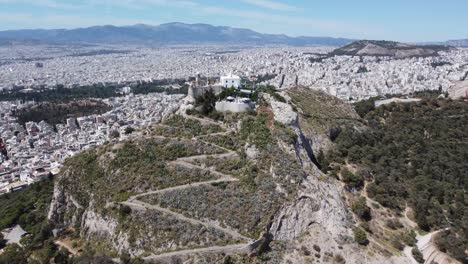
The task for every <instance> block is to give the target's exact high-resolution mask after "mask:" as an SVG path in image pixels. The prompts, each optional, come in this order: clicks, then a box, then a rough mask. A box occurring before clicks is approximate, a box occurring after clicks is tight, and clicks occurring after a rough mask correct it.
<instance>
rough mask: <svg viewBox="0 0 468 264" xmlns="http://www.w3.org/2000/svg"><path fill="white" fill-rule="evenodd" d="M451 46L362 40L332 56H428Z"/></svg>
mask: <svg viewBox="0 0 468 264" xmlns="http://www.w3.org/2000/svg"><path fill="white" fill-rule="evenodd" d="M449 49H450V47H448V46H442V45H412V44H405V43H399V42H393V41H377V40H361V41H356V42H353V43H351V44H348V45H346V46H344V47H341V48H338V49H336V50H334V51H333V52H331V53H330V54H329V55H330V56H343V55H346V56H378V57H394V58H399V59H401V58H409V57H428V56H438V52H440V51H448V50H449Z"/></svg>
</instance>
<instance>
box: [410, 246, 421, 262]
mask: <svg viewBox="0 0 468 264" xmlns="http://www.w3.org/2000/svg"><path fill="white" fill-rule="evenodd" d="M411 253H412V254H413V258H414V259H415V260H416V261H417V262H418V263H424V257H423V254H422V253H421V251H419V249H418V248H417V247H413V249H412V250H411Z"/></svg>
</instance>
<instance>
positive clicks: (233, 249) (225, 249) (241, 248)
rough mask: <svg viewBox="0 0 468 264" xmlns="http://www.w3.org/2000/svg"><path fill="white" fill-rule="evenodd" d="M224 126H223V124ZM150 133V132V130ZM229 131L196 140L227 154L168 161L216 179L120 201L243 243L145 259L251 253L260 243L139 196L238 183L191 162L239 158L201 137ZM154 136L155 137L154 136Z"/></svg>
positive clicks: (153, 255) (185, 250)
mask: <svg viewBox="0 0 468 264" xmlns="http://www.w3.org/2000/svg"><path fill="white" fill-rule="evenodd" d="M191 119H195V120H198V121H200V122H201V123H202V124H211V125H213V124H216V125H220V124H219V123H216V122H214V121H211V120H206V119H201V118H197V117H191ZM221 127H223V128H224V129H226V127H224V126H223V125H221ZM148 132H149V131H148ZM228 133H230V132H229V131H226V132H217V133H212V134H208V135H201V136H198V137H195V138H194V139H193V140H195V141H199V142H203V143H205V144H209V145H211V146H214V147H217V148H219V149H222V150H223V151H224V152H225V153H221V154H212V155H196V156H190V157H183V158H178V159H176V160H174V161H170V162H168V163H169V164H173V165H179V166H183V167H186V168H188V169H199V170H205V171H208V172H210V173H211V174H213V175H215V176H216V177H217V179H215V180H210V181H203V182H193V183H189V184H184V185H179V186H174V187H169V188H165V189H161V190H154V191H149V192H146V193H140V194H137V195H133V196H131V197H129V199H128V200H127V201H125V202H121V204H124V205H127V206H129V207H130V208H132V209H135V210H156V211H159V212H162V213H164V214H168V215H171V216H173V217H175V218H177V219H178V220H181V221H185V222H188V223H190V224H193V225H202V226H205V227H206V228H213V229H216V230H218V231H221V232H223V233H225V234H227V235H229V236H231V237H232V238H233V239H234V240H237V241H244V242H243V243H240V244H231V245H226V246H211V247H202V248H195V249H184V250H176V251H172V252H167V253H161V254H152V255H150V256H147V257H144V259H145V260H165V259H170V258H173V257H180V256H186V255H190V254H197V253H241V252H243V253H248V252H250V251H251V249H252V248H254V247H255V245H256V244H258V241H254V240H253V239H251V238H249V237H246V236H244V235H242V234H240V233H239V232H238V231H236V230H235V229H233V228H231V227H226V226H221V225H220V224H219V223H218V222H217V221H209V220H200V219H195V218H191V217H187V216H185V215H183V214H181V213H178V212H174V211H172V210H169V209H167V208H163V207H161V206H158V205H153V204H149V203H146V202H143V201H140V200H139V199H140V198H143V197H145V196H149V195H154V194H161V193H167V192H171V191H178V190H184V189H189V188H195V187H199V186H204V185H211V184H215V183H222V182H237V181H239V179H237V178H235V177H233V176H232V175H229V174H225V173H222V172H219V171H216V170H215V169H213V168H204V167H201V166H198V165H195V164H193V163H190V162H194V161H197V160H205V159H208V158H217V159H230V158H236V157H238V154H237V153H236V152H234V151H232V150H229V149H226V148H224V147H222V146H219V145H216V144H214V143H212V142H207V141H204V140H202V139H201V138H204V137H207V136H214V135H227V134H228ZM156 137H157V138H167V139H174V138H168V137H162V136H156ZM153 138H154V136H153Z"/></svg>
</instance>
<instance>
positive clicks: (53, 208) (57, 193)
mask: <svg viewBox="0 0 468 264" xmlns="http://www.w3.org/2000/svg"><path fill="white" fill-rule="evenodd" d="M79 210H84V209H83V207H82V206H81V205H80V204H78V203H77V202H76V201H75V199H74V198H73V197H72V196H71V195H69V194H66V193H65V192H64V191H63V189H62V188H61V187H60V186H59V184H55V186H54V194H53V197H52V203H51V205H50V209H49V213H48V215H47V218H48V219H49V221H51V222H52V223H53V224H54V225H55V227H56V228H58V229H60V228H63V227H66V226H75V225H76V224H77V223H79V221H81V219H79V215H78V214H71V215H70V212H77V211H79ZM65 214H69V215H70V216H69V217H65Z"/></svg>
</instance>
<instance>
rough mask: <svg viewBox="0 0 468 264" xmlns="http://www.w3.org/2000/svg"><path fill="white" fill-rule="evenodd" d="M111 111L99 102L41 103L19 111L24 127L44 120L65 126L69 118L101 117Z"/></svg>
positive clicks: (19, 120) (19, 117) (20, 120)
mask: <svg viewBox="0 0 468 264" xmlns="http://www.w3.org/2000/svg"><path fill="white" fill-rule="evenodd" d="M109 110H111V107H110V106H108V105H106V104H105V103H103V102H101V101H97V100H81V101H72V102H68V103H41V104H38V105H35V106H33V107H31V108H25V109H21V110H18V111H17V113H16V116H17V118H18V122H19V123H20V124H22V125H24V124H25V123H27V122H31V121H32V122H40V121H42V120H44V121H45V122H47V123H48V124H50V125H53V126H55V125H57V124H65V122H66V120H67V118H71V117H74V118H77V117H83V116H89V115H100V114H103V113H105V112H107V111H109Z"/></svg>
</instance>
